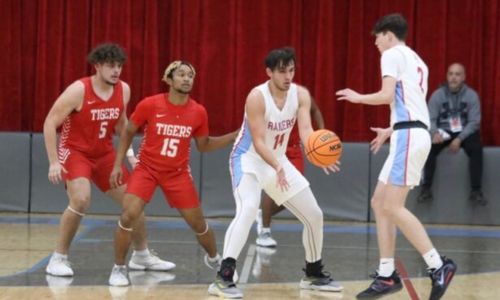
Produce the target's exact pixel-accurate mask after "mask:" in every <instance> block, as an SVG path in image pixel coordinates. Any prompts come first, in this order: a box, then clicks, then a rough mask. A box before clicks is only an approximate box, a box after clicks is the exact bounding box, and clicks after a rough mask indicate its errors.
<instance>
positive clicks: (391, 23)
mask: <svg viewBox="0 0 500 300" xmlns="http://www.w3.org/2000/svg"><path fill="white" fill-rule="evenodd" d="M387 31H390V32H392V33H394V35H395V36H396V37H397V38H398V39H399V40H400V41H404V40H406V33H407V32H408V23H406V20H405V18H404V17H403V16H402V15H401V14H390V15H386V16H383V17H382V18H380V19H379V20H378V21H377V23H375V26H373V30H372V34H374V35H375V34H378V33H386V32H387Z"/></svg>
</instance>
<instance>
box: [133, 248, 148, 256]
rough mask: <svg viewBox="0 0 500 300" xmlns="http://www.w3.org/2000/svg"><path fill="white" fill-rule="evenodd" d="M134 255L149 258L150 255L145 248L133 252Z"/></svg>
mask: <svg viewBox="0 0 500 300" xmlns="http://www.w3.org/2000/svg"><path fill="white" fill-rule="evenodd" d="M134 254H135V255H140V256H149V255H150V253H149V249H148V248H146V249H144V250H134Z"/></svg>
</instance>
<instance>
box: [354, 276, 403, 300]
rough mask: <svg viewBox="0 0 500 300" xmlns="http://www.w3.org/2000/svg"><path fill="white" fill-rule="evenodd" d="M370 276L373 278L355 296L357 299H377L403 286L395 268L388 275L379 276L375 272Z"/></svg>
mask: <svg viewBox="0 0 500 300" xmlns="http://www.w3.org/2000/svg"><path fill="white" fill-rule="evenodd" d="M370 277H373V278H375V280H374V281H373V282H372V284H370V286H369V287H368V288H367V289H366V290H364V291H362V292H361V293H359V294H358V295H357V296H356V298H357V299H377V298H380V297H382V296H385V295H388V294H392V293H396V292H398V291H399V290H401V289H402V288H403V284H402V283H401V278H399V274H398V272H397V271H396V270H394V272H392V274H391V276H389V277H383V276H380V275H378V272H375V274H374V275H371V276H370Z"/></svg>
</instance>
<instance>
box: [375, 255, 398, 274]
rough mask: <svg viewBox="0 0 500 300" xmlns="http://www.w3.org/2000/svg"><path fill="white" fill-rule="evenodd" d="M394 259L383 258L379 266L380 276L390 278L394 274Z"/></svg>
mask: <svg viewBox="0 0 500 300" xmlns="http://www.w3.org/2000/svg"><path fill="white" fill-rule="evenodd" d="M394 270H395V267H394V258H381V259H380V262H379V265H378V275H379V276H382V277H390V276H391V275H392V273H393V272H394Z"/></svg>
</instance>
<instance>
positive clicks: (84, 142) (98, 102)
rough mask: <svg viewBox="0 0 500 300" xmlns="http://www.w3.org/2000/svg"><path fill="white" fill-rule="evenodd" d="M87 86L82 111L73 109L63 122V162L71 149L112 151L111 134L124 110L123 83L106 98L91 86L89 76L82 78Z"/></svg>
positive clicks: (87, 152)
mask: <svg viewBox="0 0 500 300" xmlns="http://www.w3.org/2000/svg"><path fill="white" fill-rule="evenodd" d="M80 81H81V82H82V83H83V85H84V86H85V94H84V96H83V104H82V107H81V109H80V111H74V112H72V113H71V114H70V115H69V116H67V117H66V119H65V120H64V122H63V125H62V130H61V138H60V142H59V159H60V160H61V161H62V162H64V161H65V158H66V157H67V156H68V155H69V152H70V149H74V150H77V151H79V152H81V153H83V154H85V155H87V156H88V157H100V156H103V155H105V154H106V153H108V152H109V151H112V149H113V144H112V136H113V133H114V132H115V126H116V123H117V122H118V120H119V119H120V116H121V114H122V112H123V87H122V82H121V81H119V82H118V83H117V84H116V85H115V86H114V88H113V94H112V95H111V97H110V98H109V99H108V100H107V101H104V100H103V99H101V98H100V97H99V96H98V95H97V94H96V93H95V92H94V89H93V88H92V81H91V78H90V77H85V78H82V79H80Z"/></svg>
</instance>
